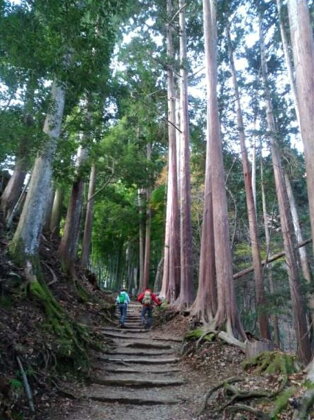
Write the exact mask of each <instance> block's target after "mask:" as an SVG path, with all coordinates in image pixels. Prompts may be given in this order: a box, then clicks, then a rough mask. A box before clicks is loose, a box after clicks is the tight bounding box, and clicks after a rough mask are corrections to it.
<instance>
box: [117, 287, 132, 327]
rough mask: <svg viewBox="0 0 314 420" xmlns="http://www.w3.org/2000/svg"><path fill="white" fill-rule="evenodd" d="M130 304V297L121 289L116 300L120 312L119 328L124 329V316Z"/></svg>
mask: <svg viewBox="0 0 314 420" xmlns="http://www.w3.org/2000/svg"><path fill="white" fill-rule="evenodd" d="M129 303H130V297H129V295H128V292H127V291H126V289H124V288H122V289H121V290H120V292H119V294H118V296H117V298H116V304H117V305H118V308H119V311H120V318H119V322H120V328H124V323H125V321H126V315H127V311H128V304H129Z"/></svg>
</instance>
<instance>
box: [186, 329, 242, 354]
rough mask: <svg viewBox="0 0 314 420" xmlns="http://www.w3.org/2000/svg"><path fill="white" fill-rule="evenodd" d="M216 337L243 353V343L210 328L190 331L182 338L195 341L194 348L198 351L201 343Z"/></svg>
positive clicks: (223, 332)
mask: <svg viewBox="0 0 314 420" xmlns="http://www.w3.org/2000/svg"><path fill="white" fill-rule="evenodd" d="M216 337H219V338H220V339H221V340H222V341H224V342H225V343H227V344H230V345H233V346H236V347H239V348H240V349H241V350H242V351H243V352H244V351H245V346H246V345H245V342H243V341H239V340H238V339H236V338H235V337H233V336H231V335H230V334H228V333H226V332H225V331H216V330H213V329H212V328H209V329H206V330H205V331H204V329H202V328H197V329H195V330H191V331H189V332H188V333H187V334H186V335H185V337H184V338H185V339H186V340H194V339H197V344H196V348H197V349H198V348H199V346H200V344H201V343H202V341H214V340H215V339H216Z"/></svg>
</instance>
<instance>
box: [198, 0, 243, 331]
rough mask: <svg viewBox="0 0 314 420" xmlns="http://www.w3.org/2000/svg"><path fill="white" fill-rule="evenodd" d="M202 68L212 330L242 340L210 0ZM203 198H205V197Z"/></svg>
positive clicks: (206, 3)
mask: <svg viewBox="0 0 314 420" xmlns="http://www.w3.org/2000/svg"><path fill="white" fill-rule="evenodd" d="M203 9H204V38H205V60H206V63H205V66H206V80H207V115H208V118H209V120H208V139H207V141H208V144H207V153H208V154H209V157H208V155H207V158H208V159H210V161H209V162H210V163H209V164H210V167H211V183H212V194H213V197H214V199H213V200H212V206H213V226H214V244H215V265H216V279H217V298H218V307H217V311H216V314H215V327H217V328H220V327H222V326H224V325H225V326H226V328H227V332H228V333H229V334H230V335H234V336H236V337H241V338H244V337H245V333H244V331H243V327H242V325H241V322H240V319H239V314H238V309H237V306H236V300H235V292H234V284H233V278H232V258H231V249H230V237H229V225H228V211H227V197H226V190H225V176H224V167H223V158H222V144H221V135H220V123H219V116H218V101H217V57H216V54H217V29H216V8H215V1H214V0H203ZM206 198H207V197H206ZM205 239H207V238H205Z"/></svg>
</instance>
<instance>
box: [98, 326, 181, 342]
mask: <svg viewBox="0 0 314 420" xmlns="http://www.w3.org/2000/svg"><path fill="white" fill-rule="evenodd" d="M122 331H124V333H123V334H121V332H122ZM144 331H145V332H148V330H143V331H142V332H144ZM129 332H130V330H123V329H119V330H111V331H104V332H103V334H104V335H105V336H106V337H112V338H116V339H120V338H121V339H123V340H134V339H136V340H147V337H145V334H144V335H137V336H136V335H128V333H129ZM150 340H151V341H164V342H168V341H172V342H175V343H182V339H179V338H175V337H167V338H159V337H150Z"/></svg>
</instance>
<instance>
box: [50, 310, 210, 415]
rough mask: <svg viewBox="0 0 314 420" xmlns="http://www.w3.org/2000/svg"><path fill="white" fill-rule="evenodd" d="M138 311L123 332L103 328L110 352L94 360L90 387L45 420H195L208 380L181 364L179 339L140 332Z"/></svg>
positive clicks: (113, 328) (134, 311)
mask: <svg viewBox="0 0 314 420" xmlns="http://www.w3.org/2000/svg"><path fill="white" fill-rule="evenodd" d="M140 309H141V308H140V305H139V304H135V303H132V304H130V305H129V309H128V318H127V322H126V328H125V329H120V328H117V327H107V328H104V335H105V336H106V337H107V338H110V339H111V340H112V344H113V346H112V349H111V350H110V351H108V352H107V353H105V354H102V355H98V357H97V363H96V367H95V369H94V372H93V375H92V377H91V383H90V385H89V386H85V387H81V388H80V390H79V394H80V399H79V400H78V401H76V402H74V404H73V403H72V404H69V407H68V409H67V413H66V414H63V415H61V413H59V414H58V413H54V414H52V415H51V416H49V418H48V419H47V420H57V419H58V420H63V419H67V420H89V419H93V420H104V419H105V420H121V419H123V418H127V419H128V420H154V419H156V420H157V419H158V420H192V419H197V412H198V410H199V407H200V406H201V403H202V401H203V398H204V394H205V393H206V391H207V390H208V387H209V386H210V383H209V382H210V380H209V379H208V378H206V377H205V376H202V375H201V374H200V373H199V372H195V371H193V370H192V369H191V368H189V367H188V366H187V365H186V364H185V363H183V362H181V361H180V355H179V349H180V344H181V340H180V339H178V338H175V337H173V336H170V335H169V334H165V333H163V332H162V331H160V330H158V329H157V330H149V331H147V330H144V329H142V328H141V323H140Z"/></svg>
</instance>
